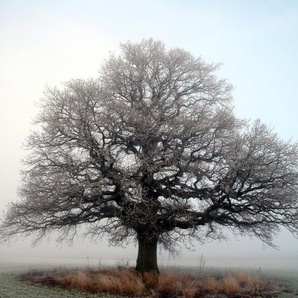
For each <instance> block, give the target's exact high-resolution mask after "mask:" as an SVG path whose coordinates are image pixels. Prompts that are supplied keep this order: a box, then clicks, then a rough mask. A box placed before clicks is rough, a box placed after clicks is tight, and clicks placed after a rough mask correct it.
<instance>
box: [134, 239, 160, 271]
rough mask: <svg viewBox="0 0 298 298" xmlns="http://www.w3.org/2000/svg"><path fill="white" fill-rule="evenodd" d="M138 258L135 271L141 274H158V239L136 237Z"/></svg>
mask: <svg viewBox="0 0 298 298" xmlns="http://www.w3.org/2000/svg"><path fill="white" fill-rule="evenodd" d="M137 238H138V244H139V248H138V257H137V266H136V270H137V271H138V272H140V273H141V274H144V273H145V272H148V273H156V274H159V270H158V265H157V242H158V237H152V238H150V239H148V237H144V236H142V235H138V237H137Z"/></svg>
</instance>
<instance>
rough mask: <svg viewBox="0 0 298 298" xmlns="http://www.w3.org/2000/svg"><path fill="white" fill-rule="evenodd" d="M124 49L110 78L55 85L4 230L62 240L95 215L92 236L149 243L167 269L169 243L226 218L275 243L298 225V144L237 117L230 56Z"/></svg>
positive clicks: (146, 46)
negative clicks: (221, 61) (225, 72)
mask: <svg viewBox="0 0 298 298" xmlns="http://www.w3.org/2000/svg"><path fill="white" fill-rule="evenodd" d="M121 50H122V51H121V54H120V55H119V56H116V55H112V56H111V57H110V58H109V59H108V60H107V61H106V62H105V63H104V65H103V67H102V68H101V70H100V76H99V78H96V79H94V80H73V81H70V82H68V83H66V84H65V87H64V88H63V90H59V89H56V88H51V89H48V90H47V91H46V92H45V97H44V99H43V100H42V102H41V112H40V114H39V115H38V117H37V119H36V130H35V131H34V132H32V133H31V135H30V137H29V138H28V141H27V146H28V148H29V149H31V153H30V154H29V155H28V158H27V159H26V160H25V162H24V163H25V166H24V171H23V184H22V186H21V188H20V192H19V195H20V200H19V201H17V202H15V203H11V204H10V206H9V208H8V210H7V213H6V214H5V216H4V218H3V220H2V223H1V229H0V233H1V237H2V239H3V240H7V239H10V238H11V237H13V236H15V235H17V234H21V235H25V236H26V235H30V234H35V236H36V239H40V238H42V237H43V236H44V235H46V234H47V233H49V232H52V231H54V230H59V231H61V240H62V239H65V238H67V237H70V238H71V237H73V236H74V235H75V234H76V232H77V228H78V226H80V225H81V224H86V226H87V234H88V235H89V236H91V237H99V236H101V235H103V234H108V235H110V240H111V241H112V243H115V244H117V243H120V242H122V241H125V240H127V239H134V240H135V241H137V242H138V257H137V262H136V269H137V270H138V271H139V272H142V273H143V272H149V271H150V272H158V265H157V245H158V244H161V245H163V246H164V248H165V249H168V250H173V249H175V244H176V243H177V242H178V241H185V239H186V238H188V237H190V238H195V239H198V240H199V241H201V242H204V239H206V237H213V238H219V237H222V227H224V228H229V229H231V230H232V231H233V232H234V233H240V234H243V235H247V234H248V235H254V236H257V237H258V238H260V239H261V240H262V241H264V242H265V243H267V244H269V245H273V242H272V236H273V235H274V234H275V233H276V232H278V231H279V227H280V226H284V227H286V228H287V229H288V230H290V231H291V232H292V233H293V234H294V235H297V231H298V224H297V218H298V215H297V206H298V204H297V186H298V179H297V174H298V171H297V162H298V153H297V145H296V144H292V143H286V142H283V141H282V140H280V139H279V138H278V137H277V136H276V135H275V134H274V133H273V132H272V131H271V130H270V129H269V128H268V127H266V126H265V125H264V124H262V123H260V122H259V121H256V122H255V123H253V124H249V123H246V122H244V121H240V120H238V119H237V118H236V117H235V116H234V115H233V112H232V108H231V89H232V88H231V86H230V85H229V84H227V82H226V81H225V80H219V79H218V78H216V77H215V75H214V73H215V71H216V70H217V69H218V67H219V66H218V65H213V64H207V63H205V62H204V61H202V59H200V58H194V57H193V56H192V55H190V54H189V53H188V52H185V51H184V50H181V49H172V50H166V49H165V47H164V45H163V43H161V42H156V41H153V40H144V41H142V42H141V43H139V44H133V43H126V44H123V45H121Z"/></svg>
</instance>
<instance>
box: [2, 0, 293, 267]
mask: <svg viewBox="0 0 298 298" xmlns="http://www.w3.org/2000/svg"><path fill="white" fill-rule="evenodd" d="M297 15H298V3H297V1H290V0H285V1H282V0H277V1H266V0H265V1H247V2H244V1H237V0H231V1H219V0H215V1H194V0H185V1H167V0H163V1H157V0H151V1H137V0H128V1H120V0H118V1H116V0H114V1H96V0H90V1H50V0H43V1H33V0H32V1H31V0H27V1H15V0H7V1H0V65H1V72H0V101H1V108H0V136H1V146H0V183H1V189H0V210H1V214H2V212H4V211H5V210H6V206H7V204H8V202H11V201H15V200H17V188H18V186H19V185H20V183H21V181H20V175H19V173H20V170H21V168H22V164H21V159H22V158H23V157H24V156H25V155H26V154H27V153H26V152H25V151H24V150H23V149H22V144H23V142H24V140H25V138H26V137H27V136H28V135H29V133H30V130H31V129H33V126H32V119H33V118H34V116H35V115H36V113H37V112H38V108H37V106H36V103H37V102H38V100H39V99H40V98H42V96H43V91H44V88H45V86H46V85H50V86H56V85H58V86H59V85H61V83H62V82H65V81H67V80H70V79H72V78H88V77H95V76H97V71H98V69H99V67H100V64H101V62H102V61H103V60H104V59H105V58H106V57H108V55H109V53H110V52H113V51H116V50H117V48H118V46H119V43H121V42H126V41H128V40H131V41H135V42H139V41H141V40H142V39H143V38H150V37H152V38H154V39H160V40H162V41H163V42H164V43H165V44H166V46H167V47H181V48H184V49H185V50H187V51H190V52H191V53H192V54H193V55H195V56H200V55H201V56H202V58H203V59H204V60H206V62H222V63H223V66H222V68H221V70H220V71H219V72H218V75H219V76H221V77H225V78H227V79H228V81H229V82H230V83H231V84H233V85H234V86H235V90H234V92H233V94H234V100H235V101H234V105H235V113H236V115H237V116H238V117H240V118H247V119H256V118H260V119H261V120H262V121H263V122H265V123H267V124H268V125H271V126H272V127H274V130H275V131H276V132H277V133H278V134H279V136H280V137H281V138H283V139H285V140H289V139H292V140H294V141H296V140H297V139H298V130H297V126H298V125H297V124H298V118H297V115H296V114H297V110H298V100H297V98H298V84H297V82H296V80H297V77H298V68H297V65H298V54H297V53H298V35H297V32H298V18H297ZM227 236H228V238H229V240H228V241H223V242H217V241H213V242H211V243H205V244H204V245H201V244H198V243H194V245H193V247H191V250H187V249H185V248H184V246H183V245H181V249H180V253H181V254H180V255H178V256H176V258H175V259H174V260H178V261H179V260H181V261H185V262H197V260H199V258H200V256H202V255H203V256H204V258H206V262H207V263H208V262H210V264H211V263H212V262H219V261H220V260H221V261H222V260H231V259H234V260H236V261H237V262H241V261H242V262H245V261H247V260H248V261H249V260H251V261H252V260H254V261H256V260H262V261H263V262H264V261H266V260H268V261H271V262H272V261H274V260H275V261H281V262H284V261H285V260H297V259H298V240H297V239H295V238H293V236H292V235H291V234H290V233H289V232H287V231H285V230H282V231H281V233H280V234H279V235H278V236H276V240H275V243H276V245H277V246H278V247H279V249H278V250H275V249H273V248H270V247H264V246H263V244H262V243H261V242H260V241H259V240H257V239H255V238H252V239H250V238H247V237H245V238H237V239H236V238H235V237H234V236H233V235H230V234H227ZM0 255H1V259H5V260H7V261H14V260H16V259H21V258H24V259H33V260H34V259H36V258H40V257H41V258H61V259H65V258H75V259H84V260H86V261H87V260H88V259H89V260H90V259H97V260H105V259H114V260H124V259H130V260H134V259H135V257H136V247H135V246H134V245H133V244H130V245H128V246H127V247H126V248H116V247H111V246H109V244H108V242H107V240H106V239H103V240H102V241H101V242H98V243H90V241H89V240H88V239H82V238H78V239H76V240H75V241H74V243H73V244H72V246H69V245H68V244H67V243H64V244H63V245H60V244H57V243H56V242H55V235H54V236H53V237H52V238H51V239H50V240H45V241H44V242H42V243H41V244H40V245H39V246H37V247H34V248H33V247H32V246H31V240H30V239H19V240H16V241H13V242H12V243H11V244H10V246H5V245H0ZM159 258H160V260H163V261H164V262H168V261H169V260H173V259H169V256H168V254H166V253H164V252H161V253H160V255H159Z"/></svg>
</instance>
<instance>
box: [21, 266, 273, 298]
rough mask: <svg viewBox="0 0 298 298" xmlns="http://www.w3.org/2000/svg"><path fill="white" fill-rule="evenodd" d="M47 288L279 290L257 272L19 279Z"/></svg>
mask: <svg viewBox="0 0 298 298" xmlns="http://www.w3.org/2000/svg"><path fill="white" fill-rule="evenodd" d="M21 279H22V280H27V281H28V280H29V281H32V282H35V283H41V284H43V285H47V286H56V287H62V288H65V289H79V290H84V291H87V292H89V293H109V294H113V295H122V296H129V297H136V296H138V297H140V296H148V295H149V296H150V297H158V298H165V297H185V298H199V297H207V296H208V295H209V297H260V296H262V297H264V295H266V296H267V297H273V295H275V294H276V293H277V291H278V287H277V286H276V285H274V284H273V283H272V282H270V281H268V280H265V279H263V278H262V277H261V276H260V274H258V273H250V272H245V271H237V272H234V273H229V274H222V275H219V274H217V275H214V276H210V275H209V276H208V275H206V274H205V275H201V274H200V275H199V276H196V275H193V274H182V273H179V272H178V271H174V270H164V271H162V272H161V273H160V275H156V274H144V275H143V276H141V275H140V274H139V273H137V272H136V271H135V270H134V269H125V270H123V269H122V270H118V269H113V268H109V269H101V270H92V269H84V270H82V269H81V270H78V269H77V270H74V269H66V268H58V269H55V270H51V271H30V272H27V273H25V274H23V275H22V276H21Z"/></svg>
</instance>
